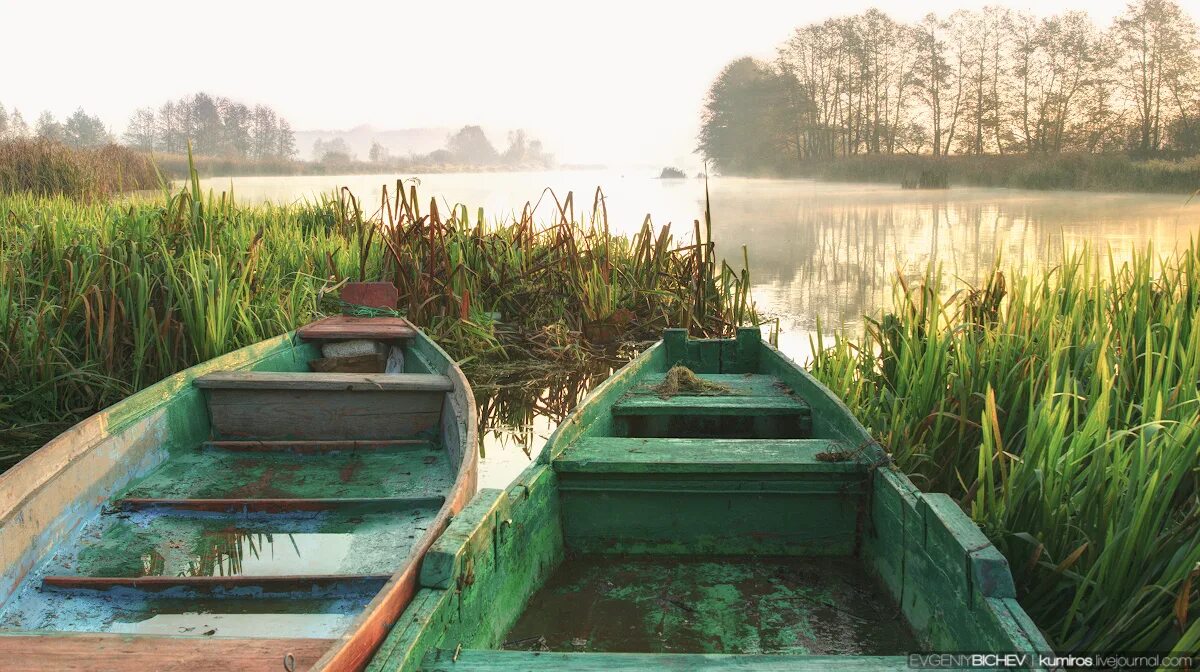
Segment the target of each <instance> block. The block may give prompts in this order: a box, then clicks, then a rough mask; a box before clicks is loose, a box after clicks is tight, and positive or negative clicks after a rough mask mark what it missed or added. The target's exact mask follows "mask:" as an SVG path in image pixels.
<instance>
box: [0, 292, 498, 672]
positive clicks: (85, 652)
mask: <svg viewBox="0 0 1200 672" xmlns="http://www.w3.org/2000/svg"><path fill="white" fill-rule="evenodd" d="M393 292H394V290H393ZM393 304H394V299H393ZM356 349H357V350H356ZM347 352H348V353H350V354H346V353H347ZM355 353H357V354H355ZM312 369H318V370H320V371H321V372H314V371H313V370H312ZM347 371H351V372H347ZM381 371H382V372H381ZM477 440H478V439H477V436H476V429H475V402H474V399H473V397H472V395H471V389H470V387H469V386H468V384H467V381H466V378H465V377H464V376H463V374H462V371H461V370H459V368H458V366H457V365H456V364H455V363H454V362H453V361H452V360H451V359H450V358H449V357H448V356H447V355H446V353H445V352H443V351H442V350H441V349H440V348H438V347H437V345H435V344H434V343H433V342H432V341H431V340H429V339H428V338H427V337H426V336H425V335H424V334H422V333H420V332H419V331H417V330H416V329H414V328H413V327H412V325H411V324H408V323H407V322H405V321H404V320H402V319H399V318H377V319H376V318H351V317H340V316H339V317H333V318H327V319H326V320H322V321H320V322H316V323H314V324H312V325H309V326H307V327H304V328H301V329H300V330H299V331H298V332H297V333H296V334H288V335H285V336H282V337H278V338H274V339H271V340H268V341H264V342H262V343H259V344H257V345H252V346H250V347H247V348H244V349H241V350H238V351H236V352H233V353H231V354H228V355H225V356H223V357H219V358H217V359H214V360H212V361H209V362H207V363H204V364H201V365H199V366H196V367H193V368H191V369H188V370H186V371H183V372H182V373H179V374H177V375H174V376H171V377H170V378H167V379H166V380H163V381H162V382H160V383H158V384H156V385H153V386H152V387H150V388H148V389H146V390H144V391H142V392H139V393H138V394H135V395H133V396H131V397H129V398H128V399H126V400H124V401H122V402H120V403H118V404H116V405H114V406H112V407H110V408H108V409H106V410H105V411H103V412H101V413H98V414H96V415H94V416H92V417H90V418H88V419H87V420H84V421H83V422H81V423H80V424H78V425H76V426H75V427H73V428H72V429H70V430H69V431H67V432H66V433H64V434H63V435H61V436H59V437H58V438H56V439H55V440H53V441H51V442H50V443H49V444H47V445H46V446H44V447H43V448H41V449H40V450H38V451H37V452H35V453H33V454H32V455H30V456H29V457H28V458H26V459H25V460H24V461H22V462H21V463H19V464H17V465H16V466H15V467H13V468H12V469H11V470H9V471H8V472H7V473H5V474H3V475H0V668H4V669H22V670H24V669H29V670H61V669H71V670H124V669H128V670H188V671H189V672H195V671H197V670H271V671H272V672H274V671H277V670H290V671H295V670H305V669H327V670H356V669H361V668H362V667H363V666H364V665H365V664H366V663H367V661H368V660H369V659H370V656H371V654H372V652H373V651H374V650H375V649H376V647H377V646H378V645H379V643H380V642H381V641H382V640H383V638H384V637H385V636H386V634H387V633H388V631H389V630H390V629H391V626H392V625H393V624H394V623H395V621H396V618H397V617H398V615H399V614H400V613H401V611H402V610H403V609H404V607H405V605H407V604H408V602H409V601H410V599H411V597H412V595H413V594H414V592H415V590H416V588H417V570H418V567H419V562H420V559H421V557H422V556H423V555H424V552H425V550H426V549H427V548H428V547H429V545H430V544H431V543H432V542H433V540H434V539H435V538H436V537H437V535H438V534H439V533H440V532H441V531H442V530H443V529H444V528H445V526H446V524H447V523H448V521H449V519H450V517H451V516H452V515H453V514H454V513H456V512H458V511H459V510H460V509H461V508H462V507H463V505H465V504H466V502H467V501H468V500H469V499H470V497H471V496H472V495H473V494H474V493H475V478H476V454H477V453H476V442H477ZM14 666H15V667H14Z"/></svg>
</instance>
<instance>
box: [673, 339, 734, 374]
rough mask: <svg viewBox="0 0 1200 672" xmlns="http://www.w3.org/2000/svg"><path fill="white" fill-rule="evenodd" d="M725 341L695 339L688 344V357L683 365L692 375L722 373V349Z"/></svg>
mask: <svg viewBox="0 0 1200 672" xmlns="http://www.w3.org/2000/svg"><path fill="white" fill-rule="evenodd" d="M724 344H725V341H724V340H723V339H719V338H693V339H689V340H688V342H687V357H685V358H684V360H683V362H682V363H683V365H684V366H686V367H688V368H689V369H691V370H692V373H720V372H721V349H722V347H723V346H724Z"/></svg>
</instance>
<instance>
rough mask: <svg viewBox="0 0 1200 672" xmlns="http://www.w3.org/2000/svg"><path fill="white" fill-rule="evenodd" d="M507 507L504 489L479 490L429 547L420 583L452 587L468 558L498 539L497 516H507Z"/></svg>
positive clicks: (444, 587) (428, 586) (429, 585)
mask: <svg viewBox="0 0 1200 672" xmlns="http://www.w3.org/2000/svg"><path fill="white" fill-rule="evenodd" d="M507 509H508V494H507V493H505V492H504V491H503V490H495V489H491V488H484V489H482V490H480V491H479V493H478V494H476V495H475V498H474V499H472V500H471V502H470V503H469V504H467V506H466V507H464V508H463V510H462V511H461V512H459V515H457V516H455V517H454V520H452V521H450V525H448V526H447V527H446V529H445V531H444V532H442V535H441V536H440V537H438V539H437V541H435V542H433V545H432V546H430V547H429V551H428V552H427V553H426V554H425V560H424V561H423V562H422V563H421V587H422V588H441V589H443V590H445V589H447V588H450V587H452V586H453V584H454V581H455V578H456V577H458V576H459V575H460V574H461V573H462V571H463V564H464V562H467V561H468V560H467V558H470V557H471V556H472V555H475V554H478V553H479V552H480V549H481V548H483V547H484V546H488V547H490V546H491V545H492V544H493V543H494V542H495V539H494V536H493V530H494V528H495V526H496V525H497V524H498V523H497V521H496V518H497V516H502V515H505V516H506V515H507V514H506V512H507Z"/></svg>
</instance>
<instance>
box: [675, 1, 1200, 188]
mask: <svg viewBox="0 0 1200 672" xmlns="http://www.w3.org/2000/svg"><path fill="white" fill-rule="evenodd" d="M1198 44H1200V40H1198V39H1197V29H1196V24H1195V22H1194V21H1193V20H1192V18H1191V17H1190V16H1188V15H1187V14H1186V13H1185V12H1184V11H1183V10H1182V9H1181V8H1180V6H1179V5H1178V4H1176V3H1175V2H1174V1H1173V0H1134V1H1133V2H1131V3H1130V5H1129V6H1128V7H1127V8H1126V10H1125V12H1124V13H1123V14H1121V15H1120V16H1118V17H1117V18H1116V20H1115V21H1114V22H1113V24H1112V25H1111V26H1109V27H1108V28H1107V29H1100V28H1098V27H1097V26H1096V25H1095V24H1094V23H1093V22H1092V21H1091V19H1090V18H1089V17H1088V15H1087V14H1086V13H1084V12H1068V13H1066V14H1062V15H1059V16H1051V17H1047V18H1042V19H1039V18H1036V17H1033V16H1030V15H1028V14H1024V13H1020V12H1014V11H1011V10H1009V9H1006V8H1003V7H995V6H990V7H986V8H984V9H983V10H981V11H969V10H960V11H957V12H954V13H953V14H951V15H950V16H949V17H948V18H944V19H943V18H939V17H937V16H935V15H933V14H930V15H928V16H926V17H925V18H924V19H923V20H921V21H920V22H918V23H916V24H905V23H900V22H897V21H895V20H893V19H892V18H890V17H889V16H887V15H886V14H884V13H883V12H881V11H879V10H876V9H871V10H869V11H867V12H865V13H863V14H860V15H857V16H849V17H842V18H834V19H829V20H826V21H824V22H822V23H819V24H812V25H807V26H803V27H800V28H797V29H796V30H795V32H794V33H793V34H792V36H791V38H790V39H788V40H787V41H786V42H785V43H784V44H782V45H781V46H780V47H779V48H778V56H777V58H776V59H775V60H774V61H773V62H762V61H758V60H755V59H751V58H741V59H738V60H735V61H733V62H732V63H730V64H729V65H727V66H726V67H725V69H724V70H723V71H722V72H721V74H720V75H719V76H718V77H717V79H716V81H715V82H714V83H713V84H712V87H711V88H710V90H709V93H708V97H707V99H706V101H705V105H704V110H703V114H702V126H701V132H700V137H699V148H698V149H699V151H700V152H701V153H702V154H703V155H704V156H705V157H706V158H708V159H710V160H712V161H713V162H714V164H715V166H716V167H717V169H718V170H722V171H725V172H758V171H763V170H779V169H786V167H787V166H789V165H794V164H796V163H798V162H804V161H811V160H817V161H820V160H827V159H832V158H836V157H845V156H855V155H871V154H927V155H934V156H943V155H948V154H1008V153H1058V152H1089V153H1098V152H1118V151H1119V152H1126V153H1129V154H1131V155H1134V156H1141V157H1149V156H1156V155H1193V154H1197V153H1200V46H1198Z"/></svg>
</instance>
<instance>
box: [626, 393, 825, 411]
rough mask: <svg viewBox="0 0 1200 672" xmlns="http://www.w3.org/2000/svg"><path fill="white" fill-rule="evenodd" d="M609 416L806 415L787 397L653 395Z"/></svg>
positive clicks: (633, 400) (803, 406) (799, 404)
mask: <svg viewBox="0 0 1200 672" xmlns="http://www.w3.org/2000/svg"><path fill="white" fill-rule="evenodd" d="M612 412H613V415H738V416H765V415H796V416H802V415H808V414H809V413H810V411H809V407H808V404H806V403H804V402H803V401H801V400H800V399H797V398H795V397H789V396H778V397H740V396H733V395H729V396H687V395H676V396H673V397H670V398H667V399H663V398H661V397H658V396H656V395H633V396H629V397H626V398H624V399H622V400H621V401H619V402H617V403H616V404H614V405H613V407H612Z"/></svg>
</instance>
